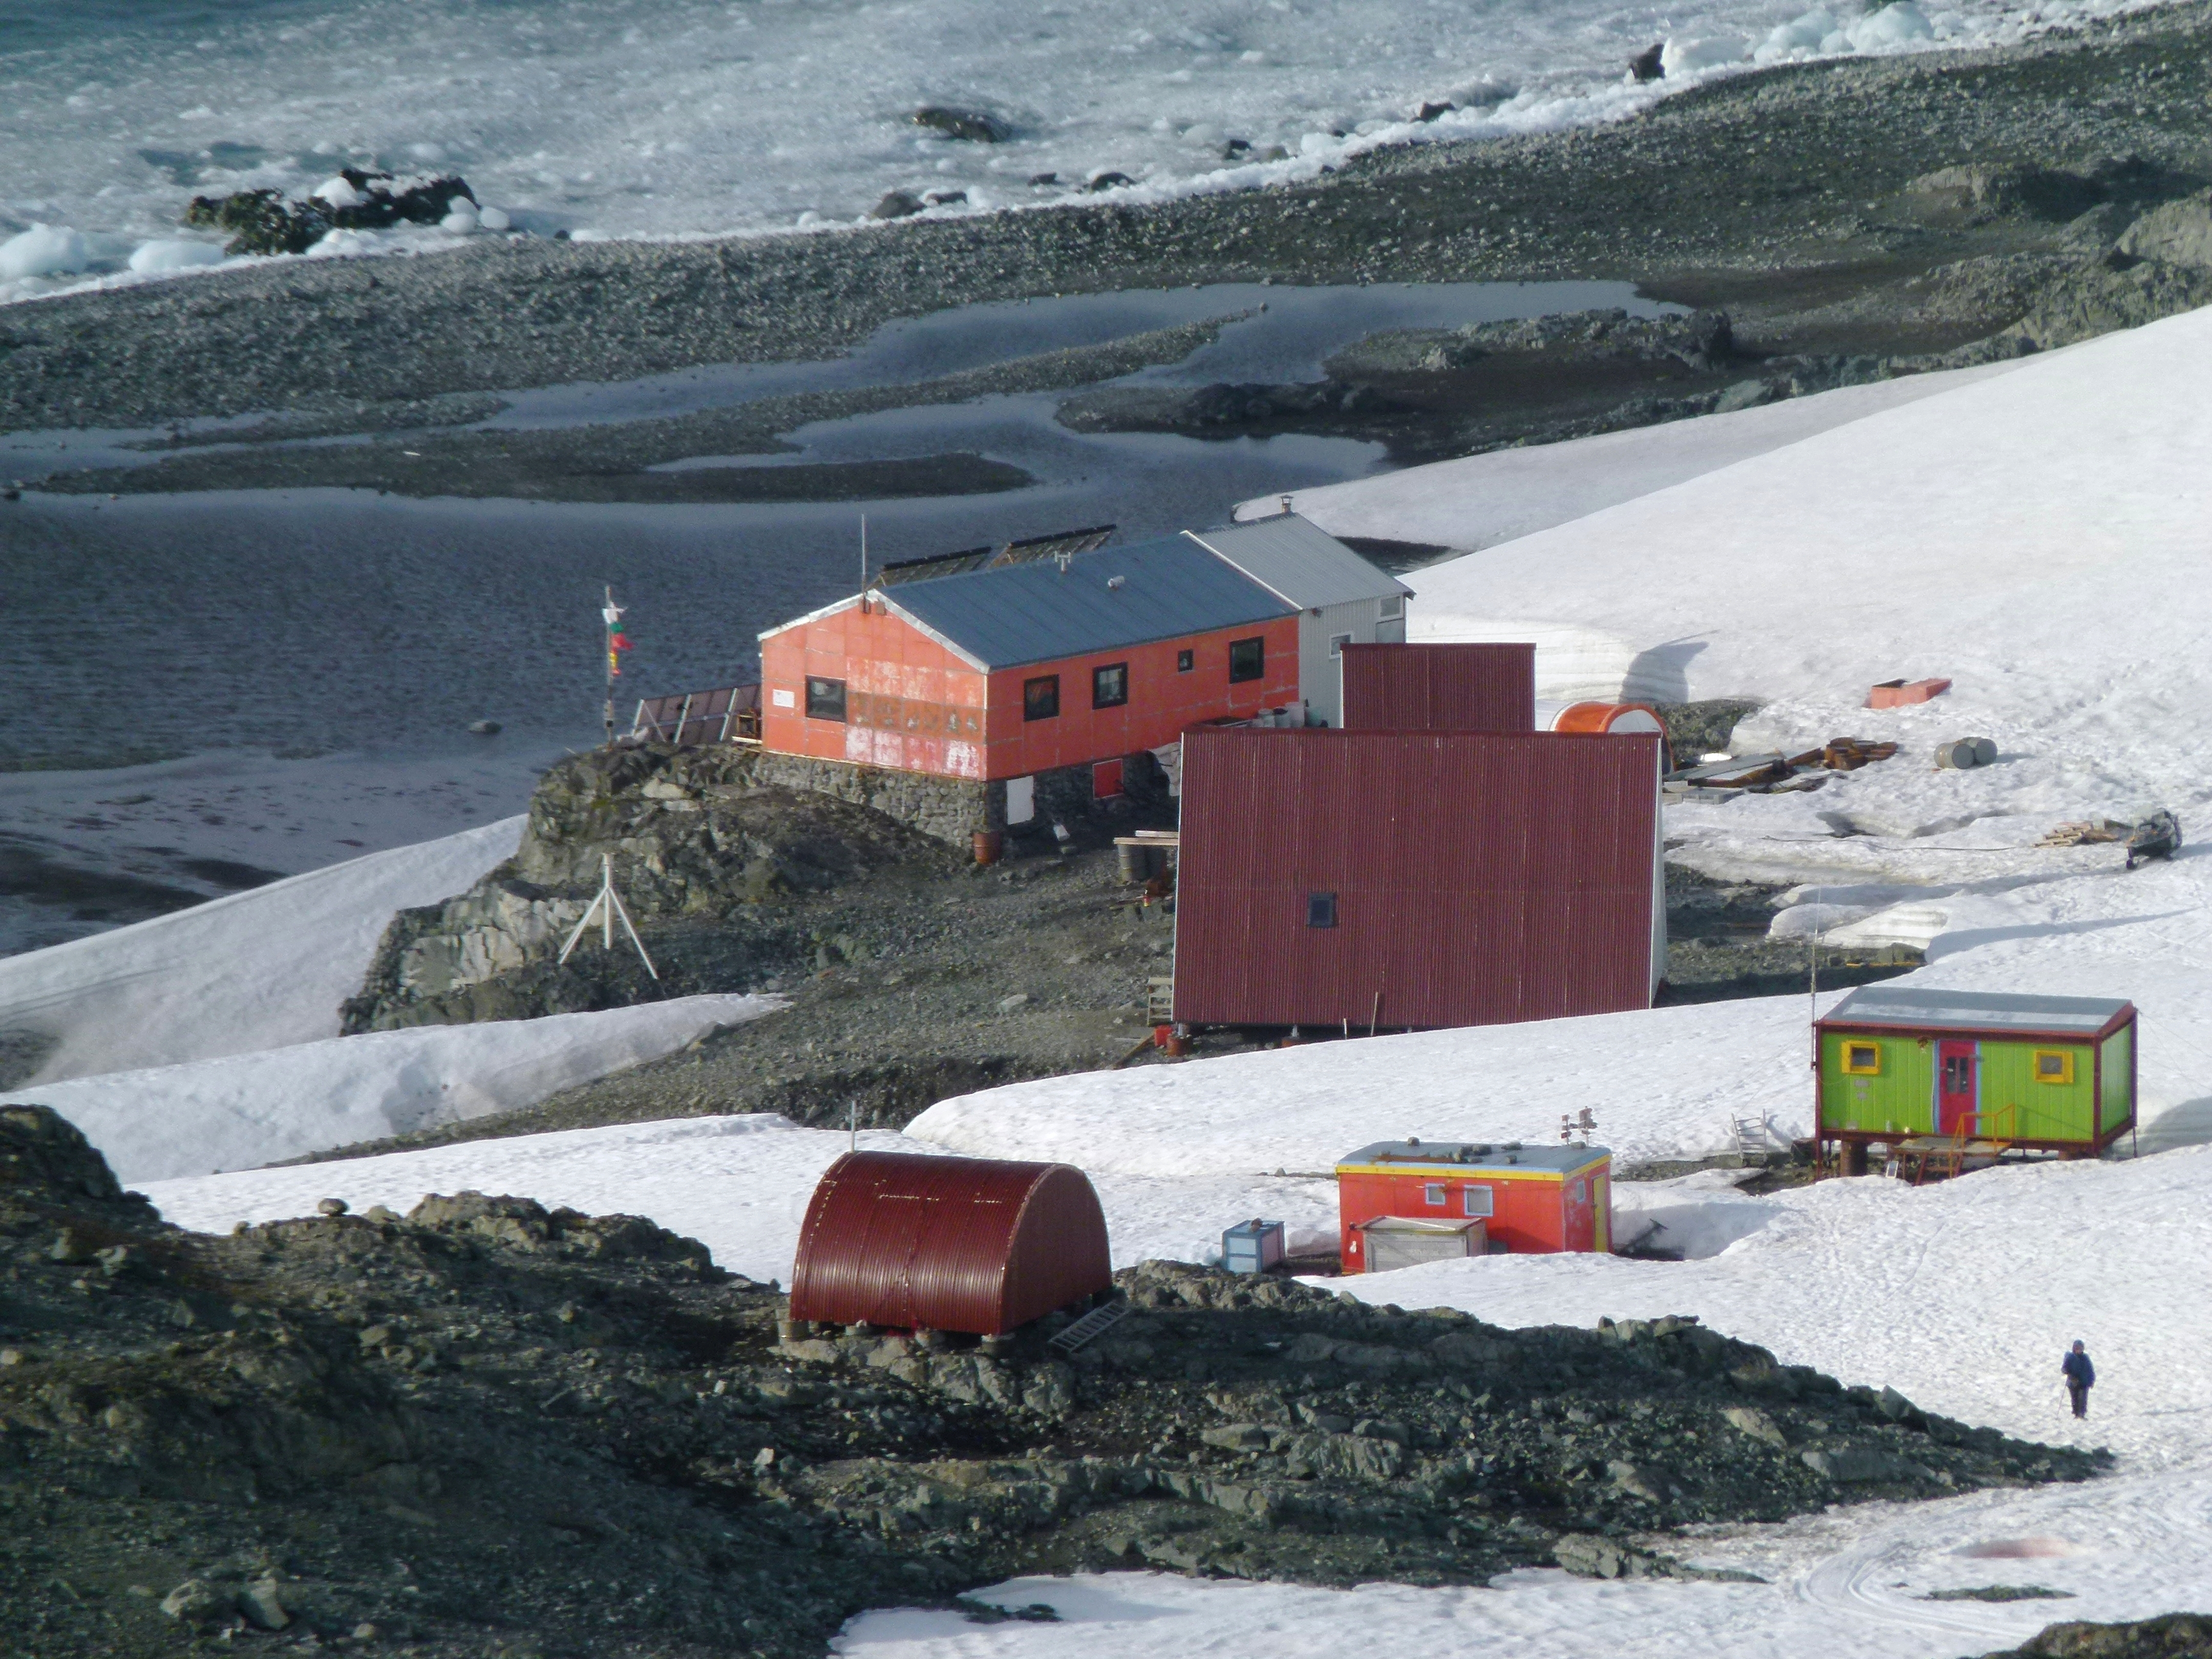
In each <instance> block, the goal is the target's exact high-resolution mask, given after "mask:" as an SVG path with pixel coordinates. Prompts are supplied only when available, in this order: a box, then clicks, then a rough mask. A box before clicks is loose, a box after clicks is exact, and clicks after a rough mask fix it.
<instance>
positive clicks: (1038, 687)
mask: <svg viewBox="0 0 2212 1659" xmlns="http://www.w3.org/2000/svg"><path fill="white" fill-rule="evenodd" d="M1059 714H1060V676H1059V675H1057V674H1046V675H1043V676H1042V677H1041V678H1037V679H1033V680H1024V681H1023V682H1022V718H1023V719H1024V720H1054V719H1057V718H1058V717H1059Z"/></svg>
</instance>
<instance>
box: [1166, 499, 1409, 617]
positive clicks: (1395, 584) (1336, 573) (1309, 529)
mask: <svg viewBox="0 0 2212 1659" xmlns="http://www.w3.org/2000/svg"><path fill="white" fill-rule="evenodd" d="M1183 534H1184V535H1186V536H1188V537H1189V538H1190V539H1191V540H1193V541H1194V542H1196V543H1197V544H1199V545H1200V546H1201V547H1204V548H1207V549H1210V550H1212V551H1213V552H1214V553H1216V554H1218V556H1220V557H1222V558H1224V559H1226V560H1227V561H1228V562H1230V563H1231V564H1233V565H1235V566H1236V567H1237V568H1238V569H1239V570H1242V571H1243V572H1244V573H1245V574H1247V575H1249V576H1250V577H1251V578H1252V579H1253V580H1255V581H1257V582H1260V583H1262V584H1263V585H1265V586H1267V588H1269V589H1270V590H1271V591H1273V592H1276V593H1279V594H1280V595H1281V596H1282V597H1283V598H1284V599H1287V600H1288V601H1289V602H1290V603H1291V604H1292V605H1296V606H1297V607H1298V609H1299V610H1301V611H1322V610H1326V609H1327V608H1328V607H1329V606H1330V605H1349V604H1351V603H1352V602H1353V601H1354V600H1357V599H1389V598H1391V597H1393V596H1395V595H1400V594H1411V593H1412V592H1413V589H1412V588H1410V587H1408V586H1406V585H1405V584H1404V583H1403V582H1401V581H1400V580H1398V579H1397V578H1396V577H1395V576H1393V575H1391V574H1389V573H1388V572H1386V571H1384V570H1383V569H1382V568H1379V567H1377V566H1376V565H1373V564H1370V563H1369V562H1367V561H1366V560H1365V559H1363V558H1361V557H1360V556H1359V555H1358V554H1357V553H1355V552H1353V551H1352V550H1351V549H1350V548H1348V547H1346V545H1345V544H1343V543H1342V542H1340V541H1339V540H1337V538H1335V537H1334V536H1332V535H1330V534H1329V533H1328V532H1327V531H1326V530H1323V529H1322V527H1321V526H1318V525H1316V524H1314V523H1312V522H1310V520H1305V519H1302V518H1300V517H1299V516H1298V515H1297V513H1282V514H1279V516H1277V517H1275V518H1272V519H1254V520H1250V521H1249V522H1248V523H1244V524H1240V525H1232V526H1230V527H1229V528H1228V529H1226V530H1208V531H1205V532H1199V531H1195V530H1186V531H1184V532H1183Z"/></svg>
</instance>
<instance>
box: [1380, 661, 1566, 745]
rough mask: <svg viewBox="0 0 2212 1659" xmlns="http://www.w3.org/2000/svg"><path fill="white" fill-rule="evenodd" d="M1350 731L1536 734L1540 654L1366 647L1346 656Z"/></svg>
mask: <svg viewBox="0 0 2212 1659" xmlns="http://www.w3.org/2000/svg"><path fill="white" fill-rule="evenodd" d="M1535 724H1536V647H1534V646H1533V645H1520V644H1482V645H1361V646H1353V647H1351V648H1349V649H1347V650H1346V652H1345V653H1344V725H1345V727H1346V730H1348V731H1353V732H1528V731H1533V730H1534V728H1535Z"/></svg>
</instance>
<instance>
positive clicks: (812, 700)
mask: <svg viewBox="0 0 2212 1659" xmlns="http://www.w3.org/2000/svg"><path fill="white" fill-rule="evenodd" d="M833 688H834V690H833ZM845 698H846V689H845V682H844V681H842V680H833V679H830V678H827V677H826V676H823V675H820V674H809V675H808V676H807V677H806V718H807V719H809V720H835V721H836V722H837V723H838V724H839V725H840V726H842V725H844V724H845V723H846V719H847V715H846V701H845Z"/></svg>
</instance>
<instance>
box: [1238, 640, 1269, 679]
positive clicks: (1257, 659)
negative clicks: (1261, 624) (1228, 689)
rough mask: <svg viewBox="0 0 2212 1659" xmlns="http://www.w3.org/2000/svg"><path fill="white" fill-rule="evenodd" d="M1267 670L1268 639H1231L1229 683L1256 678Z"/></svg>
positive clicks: (1262, 675)
mask: <svg viewBox="0 0 2212 1659" xmlns="http://www.w3.org/2000/svg"><path fill="white" fill-rule="evenodd" d="M1266 674H1267V640H1266V639H1265V638H1261V639H1253V640H1231V641H1229V683H1230V684H1231V685H1234V684H1237V682H1238V681H1239V680H1256V679H1260V678H1264V677H1265V676H1266Z"/></svg>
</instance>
